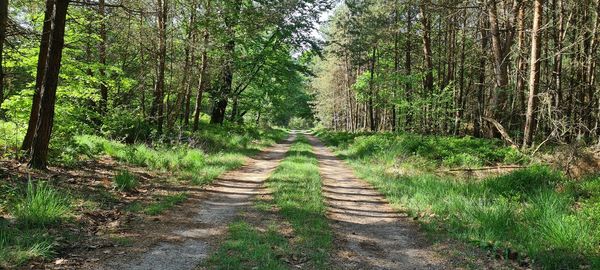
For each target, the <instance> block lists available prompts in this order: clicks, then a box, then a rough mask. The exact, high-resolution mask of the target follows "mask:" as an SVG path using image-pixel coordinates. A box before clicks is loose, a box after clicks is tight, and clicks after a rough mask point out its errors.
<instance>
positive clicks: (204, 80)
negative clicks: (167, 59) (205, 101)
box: [192, 0, 212, 131]
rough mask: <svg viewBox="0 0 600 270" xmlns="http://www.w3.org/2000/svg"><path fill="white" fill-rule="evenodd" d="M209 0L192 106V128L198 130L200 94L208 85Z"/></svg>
mask: <svg viewBox="0 0 600 270" xmlns="http://www.w3.org/2000/svg"><path fill="white" fill-rule="evenodd" d="M210 3H211V1H210V0H208V1H206V6H205V7H204V9H205V13H204V18H205V19H204V23H205V24H204V33H203V35H202V53H201V58H202V59H201V61H202V64H201V66H200V76H199V77H198V91H197V93H196V105H195V106H194V126H193V128H192V130H193V131H197V130H198V126H199V122H200V114H201V113H202V111H201V107H202V95H203V94H204V92H206V88H207V86H208V45H209V42H210V32H209V26H208V23H209V18H210V16H211V15H212V14H211V4H210Z"/></svg>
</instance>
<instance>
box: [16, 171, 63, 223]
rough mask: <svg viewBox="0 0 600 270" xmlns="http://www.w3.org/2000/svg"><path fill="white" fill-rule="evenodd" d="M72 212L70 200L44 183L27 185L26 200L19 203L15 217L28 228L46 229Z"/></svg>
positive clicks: (30, 182)
mask: <svg viewBox="0 0 600 270" xmlns="http://www.w3.org/2000/svg"><path fill="white" fill-rule="evenodd" d="M69 210H70V205H69V201H68V198H67V197H66V196H65V195H62V194H60V193H59V192H58V191H57V190H55V189H53V188H51V187H50V186H48V184H46V183H44V182H39V183H38V184H37V185H34V184H33V183H32V181H29V183H28V184H27V193H26V196H25V198H24V199H23V200H22V201H21V202H19V203H17V205H16V206H15V209H14V211H13V215H14V216H15V218H16V219H17V221H18V222H19V223H21V224H23V225H24V226H26V227H45V226H48V225H52V224H56V223H59V222H60V221H61V220H63V219H64V218H65V216H66V215H67V213H68V212H69Z"/></svg>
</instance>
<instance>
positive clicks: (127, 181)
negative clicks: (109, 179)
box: [113, 171, 139, 191]
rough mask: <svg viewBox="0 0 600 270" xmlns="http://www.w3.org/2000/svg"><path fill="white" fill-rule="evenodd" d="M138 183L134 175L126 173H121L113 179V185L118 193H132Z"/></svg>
mask: <svg viewBox="0 0 600 270" xmlns="http://www.w3.org/2000/svg"><path fill="white" fill-rule="evenodd" d="M138 184H139V182H138V180H137V178H136V177H135V175H133V174H132V173H130V172H128V171H121V172H119V174H117V175H116V176H115V178H114V179H113V185H114V186H115V188H116V189H118V190H120V191H133V190H135V188H136V187H137V186H138Z"/></svg>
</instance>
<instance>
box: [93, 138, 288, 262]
mask: <svg viewBox="0 0 600 270" xmlns="http://www.w3.org/2000/svg"><path fill="white" fill-rule="evenodd" d="M294 139H295V135H293V134H292V135H291V136H290V137H289V138H288V139H287V140H285V141H284V142H282V143H280V144H277V145H275V146H273V147H271V148H269V149H267V150H265V151H263V152H262V153H260V154H259V155H257V156H255V157H253V158H250V160H249V162H248V163H247V164H246V165H245V166H244V167H242V168H240V169H239V170H236V171H232V172H228V173H225V174H224V175H222V176H220V177H219V178H218V179H217V180H215V181H214V182H213V184H211V185H210V186H208V187H207V188H206V189H205V190H204V191H203V192H202V193H203V196H204V197H203V198H199V199H198V201H199V204H198V205H197V206H196V207H194V209H187V211H185V213H181V212H180V213H176V214H178V215H182V214H184V215H185V214H186V213H187V214H191V215H193V216H183V217H181V216H180V217H175V218H177V219H183V221H182V222H178V223H179V224H181V225H180V227H178V228H175V229H174V230H172V232H171V233H170V234H168V233H167V235H165V237H164V239H160V240H159V241H158V243H159V244H157V245H155V246H153V247H151V248H149V249H146V250H143V249H142V250H140V251H139V253H135V254H127V255H125V254H123V255H121V256H114V257H112V258H111V257H109V258H105V259H104V260H101V262H102V265H90V266H88V267H86V268H88V269H129V270H146V269H162V270H171V269H172V270H184V269H194V268H195V267H196V266H198V265H199V264H200V263H201V262H202V261H203V260H204V259H206V258H207V257H208V256H210V254H211V253H212V252H214V250H215V249H216V248H217V245H218V244H219V241H218V240H219V239H221V237H222V236H223V235H224V234H225V233H226V230H227V225H228V224H229V223H230V222H231V221H232V220H233V219H234V218H235V217H236V216H237V215H238V213H239V212H240V211H242V210H243V209H244V208H246V207H249V206H250V205H251V204H252V201H253V198H254V197H255V196H257V195H260V194H264V193H265V192H266V190H265V188H264V187H263V184H264V181H265V180H266V179H267V177H269V175H270V174H271V172H272V171H273V170H275V168H277V166H278V165H279V163H280V162H281V160H282V159H283V157H284V156H285V153H286V152H287V151H288V149H289V147H290V144H291V143H292V142H293V141H294ZM190 210H191V211H190ZM194 213H195V214H194Z"/></svg>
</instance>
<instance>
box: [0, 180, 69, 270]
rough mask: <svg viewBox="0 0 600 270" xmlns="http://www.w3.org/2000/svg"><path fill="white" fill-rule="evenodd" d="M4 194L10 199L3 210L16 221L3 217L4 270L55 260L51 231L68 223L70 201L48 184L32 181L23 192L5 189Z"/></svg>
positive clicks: (0, 247) (0, 249)
mask: <svg viewBox="0 0 600 270" xmlns="http://www.w3.org/2000/svg"><path fill="white" fill-rule="evenodd" d="M20 189H23V190H20ZM0 190H1V191H3V192H4V194H6V195H8V196H7V197H5V198H4V200H3V201H2V202H1V203H0V205H1V206H2V207H1V208H2V209H3V211H4V212H8V213H9V214H11V215H12V216H13V217H14V220H11V221H9V220H5V219H4V218H1V217H0V268H11V267H13V266H15V265H20V264H22V263H24V262H26V261H28V260H30V259H31V258H49V257H51V256H52V255H53V254H54V246H55V239H54V237H53V236H51V235H50V234H49V233H48V230H50V229H55V228H57V225H60V224H61V223H63V222H65V221H66V220H67V219H68V217H69V211H70V210H71V207H70V199H69V197H68V196H66V195H64V194H62V193H61V192H59V191H58V190H56V189H54V188H52V187H50V186H48V184H46V183H44V182H38V183H33V182H31V181H30V182H29V183H28V184H27V186H26V187H19V188H17V187H9V186H8V185H2V186H1V187H0ZM21 194H24V195H21Z"/></svg>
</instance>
